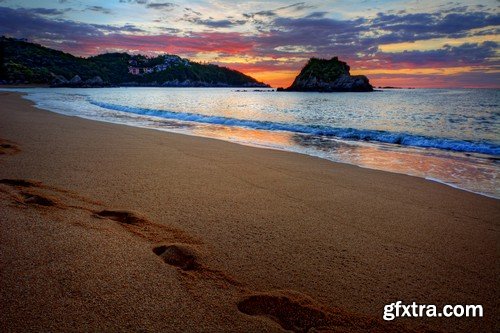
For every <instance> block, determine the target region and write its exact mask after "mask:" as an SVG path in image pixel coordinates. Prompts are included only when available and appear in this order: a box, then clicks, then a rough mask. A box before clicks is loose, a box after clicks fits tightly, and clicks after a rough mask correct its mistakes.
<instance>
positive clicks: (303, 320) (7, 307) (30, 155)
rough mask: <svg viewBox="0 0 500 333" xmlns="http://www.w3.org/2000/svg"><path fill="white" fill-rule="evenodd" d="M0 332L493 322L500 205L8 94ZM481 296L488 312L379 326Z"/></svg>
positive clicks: (0, 123) (441, 327) (394, 327)
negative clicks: (412, 306) (400, 309)
mask: <svg viewBox="0 0 500 333" xmlns="http://www.w3.org/2000/svg"><path fill="white" fill-rule="evenodd" d="M0 105H1V106H0V139H1V140H2V142H0V143H1V144H2V146H1V147H2V148H1V151H0V152H1V154H0V180H1V181H0V190H1V191H0V199H1V203H0V205H1V210H0V221H1V224H0V225H1V232H0V240H1V241H0V246H1V248H0V265H1V270H0V281H1V282H0V283H1V288H0V299H1V301H0V327H1V328H2V331H6V332H23V331H61V332H63V331H64V332H66V331H120V332H127V331H131V332H132V331H134V332H137V331H146V332H158V331H165V332H201V331H204V332H220V331H223V332H280V331H283V330H284V329H288V330H292V331H297V332H300V331H307V330H309V331H314V330H316V331H321V330H325V331H328V330H330V331H334V332H337V331H338V332H357V331H370V332H372V331H374V332H377V331H378V332H386V331H394V332H404V331H426V330H436V331H451V332H490V331H495V330H498V327H500V322H499V319H498V318H499V316H498V312H499V302H498V300H499V299H500V297H499V293H498V288H497V287H498V276H499V274H500V265H498V263H499V261H498V244H499V242H498V240H499V237H498V232H499V221H500V204H499V201H498V200H497V199H493V198H488V197H486V196H481V195H478V194H474V193H470V192H466V191H462V190H458V189H455V188H452V187H449V186H446V185H443V184H439V183H436V182H431V181H428V180H425V179H422V178H417V177H411V176H407V175H402V174H395V173H389V172H383V171H377V170H370V169H363V168H359V167H356V166H352V165H347V164H340V163H333V162H330V161H327V160H324V159H320V158H316V157H311V156H306V155H301V154H295V153H291V152H285V151H279V150H271V149H262V148H254V147H248V146H243V145H238V144H234V143H229V142H224V141H219V140H215V139H208V138H201V137H195V136H187V135H181V134H175V133H168V132H162V131H156V130H150V129H143V128H136V127H129V126H123V125H117V124H110V123H103V122H96V121H92V120H86V119H81V118H77V117H69V116H64V115H60V114H55V113H51V112H49V111H44V110H41V109H36V108H34V107H33V105H32V103H31V102H29V101H26V100H24V99H22V98H21V96H20V95H19V94H17V93H11V92H0ZM399 300H400V301H403V302H404V303H406V304H409V303H411V302H413V301H415V302H417V303H420V304H436V305H439V306H441V305H444V304H464V305H465V304H480V305H482V306H483V308H484V317H483V318H431V319H425V318H398V319H396V320H394V321H392V322H387V321H384V320H383V319H382V314H383V309H384V305H386V304H390V303H393V302H396V301H399Z"/></svg>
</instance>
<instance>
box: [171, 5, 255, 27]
mask: <svg viewBox="0 0 500 333" xmlns="http://www.w3.org/2000/svg"><path fill="white" fill-rule="evenodd" d="M184 11H185V13H184V16H183V17H182V18H181V19H180V20H181V21H185V22H189V23H193V24H197V25H204V26H206V27H210V28H230V27H234V26H237V25H243V24H245V23H246V22H247V21H246V20H236V19H234V18H233V17H227V18H226V19H222V20H215V19H214V18H213V17H209V18H203V15H202V14H201V13H200V12H197V11H195V10H193V9H191V8H184Z"/></svg>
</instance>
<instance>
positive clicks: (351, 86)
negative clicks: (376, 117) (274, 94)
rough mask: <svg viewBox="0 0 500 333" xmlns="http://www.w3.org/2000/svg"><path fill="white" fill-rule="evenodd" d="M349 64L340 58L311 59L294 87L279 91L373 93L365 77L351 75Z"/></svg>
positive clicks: (295, 81) (297, 78)
mask: <svg viewBox="0 0 500 333" xmlns="http://www.w3.org/2000/svg"><path fill="white" fill-rule="evenodd" d="M349 70H350V67H349V65H348V64H347V63H345V62H343V61H340V60H339V59H338V57H333V58H331V59H330V60H327V59H317V58H311V59H309V61H308V62H307V64H306V65H305V66H304V68H302V70H301V71H300V74H299V75H298V76H297V77H296V78H295V80H294V81H293V83H292V85H291V86H290V87H288V88H286V89H283V88H278V91H318V92H349V91H355V92H365V91H373V87H372V85H371V84H370V82H369V80H368V78H367V77H366V76H364V75H351V74H350V73H349Z"/></svg>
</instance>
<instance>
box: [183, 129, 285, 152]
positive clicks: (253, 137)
mask: <svg viewBox="0 0 500 333" xmlns="http://www.w3.org/2000/svg"><path fill="white" fill-rule="evenodd" d="M193 132H194V134H195V135H201V136H206V137H211V138H215V139H221V140H225V141H236V142H239V143H244V144H248V145H253V146H267V147H275V148H279V147H290V146H293V145H295V142H294V141H293V140H292V137H293V134H291V133H287V132H270V131H261V130H253V129H249V128H242V127H229V126H218V127H217V128H215V129H214V127H213V126H210V127H197V128H196V129H194V131H193Z"/></svg>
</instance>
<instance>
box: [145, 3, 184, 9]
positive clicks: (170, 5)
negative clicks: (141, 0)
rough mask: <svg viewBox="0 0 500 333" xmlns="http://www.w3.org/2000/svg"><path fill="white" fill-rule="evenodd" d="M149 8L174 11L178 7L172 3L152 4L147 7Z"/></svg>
mask: <svg viewBox="0 0 500 333" xmlns="http://www.w3.org/2000/svg"><path fill="white" fill-rule="evenodd" d="M146 7H148V8H154V9H167V10H172V9H174V8H175V7H177V5H176V4H175V3H171V2H151V3H148V4H147V5H146Z"/></svg>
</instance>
